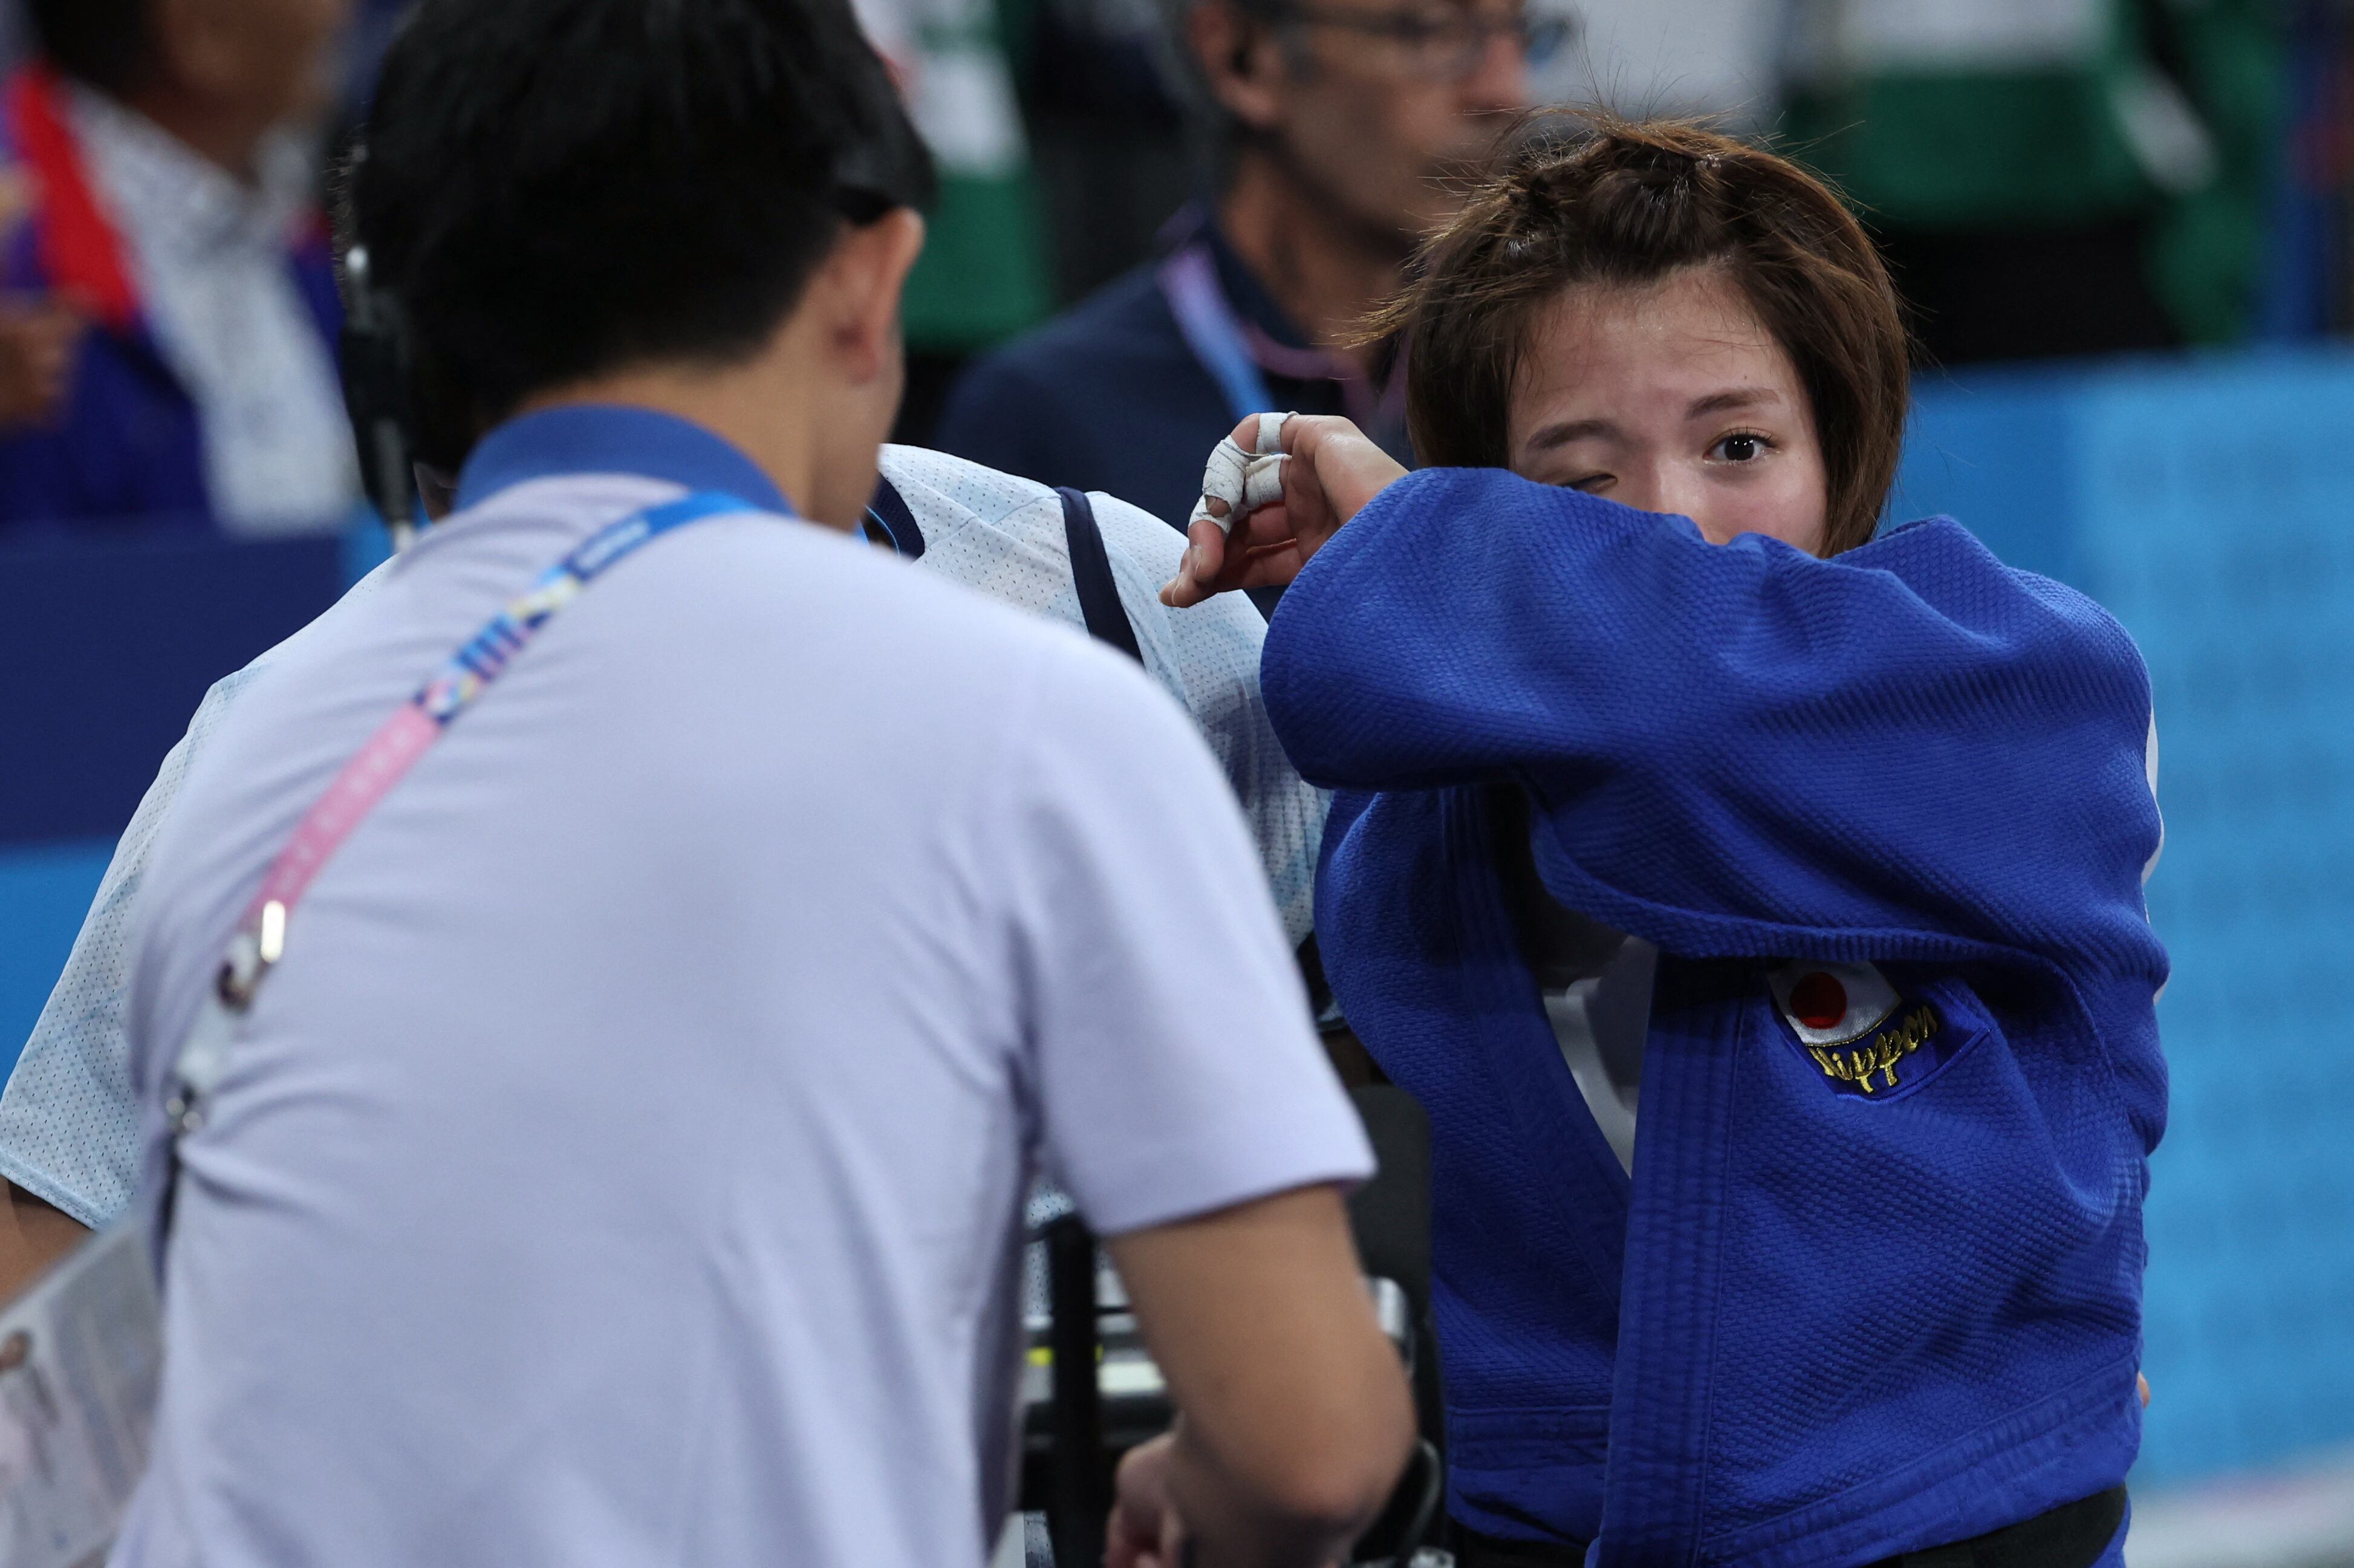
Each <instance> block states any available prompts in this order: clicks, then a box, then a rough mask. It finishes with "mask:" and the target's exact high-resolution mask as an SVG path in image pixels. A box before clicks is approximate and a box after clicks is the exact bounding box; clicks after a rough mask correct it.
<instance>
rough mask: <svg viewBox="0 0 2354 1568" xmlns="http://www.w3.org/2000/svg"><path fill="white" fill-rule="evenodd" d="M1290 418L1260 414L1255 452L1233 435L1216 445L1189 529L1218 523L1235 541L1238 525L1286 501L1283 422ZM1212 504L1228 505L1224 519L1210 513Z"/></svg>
mask: <svg viewBox="0 0 2354 1568" xmlns="http://www.w3.org/2000/svg"><path fill="white" fill-rule="evenodd" d="M1288 418H1291V416H1290V415H1289V414H1261V415H1260V416H1259V417H1258V436H1257V440H1256V442H1254V444H1255V445H1256V446H1257V448H1258V450H1257V452H1255V453H1254V452H1246V451H1245V450H1243V449H1242V448H1241V447H1239V446H1237V445H1235V439H1234V438H1233V437H1232V436H1228V437H1227V438H1226V439H1225V440H1222V441H1220V442H1219V443H1218V444H1217V446H1216V448H1215V449H1214V450H1212V451H1211V453H1210V464H1209V467H1208V468H1207V469H1206V470H1205V471H1204V472H1203V474H1202V499H1201V500H1200V501H1198V502H1196V503H1194V506H1193V516H1191V517H1189V518H1187V519H1186V526H1188V527H1189V528H1190V527H1191V526H1192V525H1193V524H1195V523H1203V522H1208V523H1215V524H1217V525H1218V527H1219V529H1220V531H1221V532H1223V533H1224V534H1225V535H1226V536H1227V537H1228V538H1232V537H1233V536H1234V532H1235V524H1236V523H1239V522H1241V521H1242V520H1243V519H1244V518H1245V517H1246V516H1248V515H1250V514H1252V513H1253V512H1256V511H1257V510H1258V509H1259V508H1260V507H1262V506H1271V505H1273V504H1274V503H1277V502H1278V501H1280V500H1282V499H1283V465H1284V464H1285V463H1287V462H1288V461H1291V460H1290V459H1289V458H1288V457H1286V456H1284V455H1283V422H1284V421H1285V420H1286V419H1288ZM1213 501H1223V502H1225V505H1226V514H1225V516H1224V517H1221V516H1219V515H1218V514H1215V513H1214V512H1212V511H1211V510H1210V503H1211V502H1213Z"/></svg>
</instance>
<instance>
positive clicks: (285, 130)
mask: <svg viewBox="0 0 2354 1568" xmlns="http://www.w3.org/2000/svg"><path fill="white" fill-rule="evenodd" d="M348 12H349V6H348V3H347V0H186V3H174V4H166V3H163V0H32V3H31V4H30V5H28V6H27V14H28V17H29V20H30V22H31V25H32V31H33V36H34V38H35V40H36V41H37V45H38V47H39V49H40V54H41V58H39V59H38V60H37V62H36V63H34V64H32V65H29V66H27V67H26V68H24V69H20V70H19V71H18V72H17V73H16V77H15V78H14V79H13V80H12V81H11V82H10V84H9V87H8V101H7V124H8V130H9V133H10V136H11V138H12V140H13V143H14V150H15V154H16V159H17V161H18V164H19V166H20V167H21V168H22V169H23V171H24V173H25V175H27V178H28V179H29V181H30V183H31V187H32V192H33V201H34V206H33V212H32V216H31V217H30V219H29V221H28V222H27V224H26V225H25V226H24V227H23V229H22V230H21V232H20V233H19V234H18V235H17V236H16V239H15V242H14V243H13V244H11V246H10V247H9V249H8V253H7V256H6V258H5V286H6V287H8V288H10V289H14V290H19V291H34V292H37V293H52V294H55V295H57V296H58V297H60V298H62V299H65V300H68V301H70V302H73V303H74V304H75V305H77V306H78V307H80V309H82V310H84V311H86V312H87V313H88V314H89V315H90V318H91V325H90V328H89V330H88V331H86V332H85V333H83V334H81V335H80V340H79V344H78V352H77V353H76V355H75V356H74V364H73V366H72V367H71V372H70V376H69V385H68V386H67V387H66V389H65V398H64V401H63V403H62V406H61V407H60V408H58V410H57V411H56V413H55V414H54V416H53V418H51V419H50V420H49V421H48V423H47V424H46V425H45V426H43V427H40V428H36V429H18V430H16V431H15V432H14V433H12V434H10V435H8V436H7V437H6V438H5V440H0V524H15V523H25V522H30V521H43V520H63V521H86V520H90V519H98V518H110V519H127V518H133V517H168V518H170V519H171V520H173V521H175V522H179V523H203V522H207V521H211V522H216V523H217V524H219V525H220V526H222V527H224V528H226V529H228V530H229V531H231V532H234V533H240V534H273V533H284V532H290V531H297V530H303V529H310V528H315V527H317V526H320V525H321V524H336V523H340V522H341V521H342V520H343V518H344V516H345V514H346V513H347V512H348V511H349V509H350V506H351V504H352V502H353V500H354V498H355V493H356V479H355V463H354V460H353V456H352V452H351V439H350V435H349V431H348V428H347V426H346V425H345V418H344V413H343V399H342V395H341V392H340V390H339V388H338V387H337V385H336V376H335V362H334V353H333V347H332V345H333V343H334V333H335V328H336V323H337V320H338V311H337V305H336V301H335V291H334V274H333V269H332V262H331V259H330V257H329V254H328V249H327V246H326V243H325V233H324V229H323V226H322V225H321V224H320V223H319V222H318V220H317V217H316V212H315V204H314V193H315V188H316V180H317V168H318V163H317V150H316V144H315V142H314V140H313V136H312V134H311V132H312V128H313V126H314V125H315V123H316V122H317V121H318V119H319V117H320V116H321V115H322V114H323V112H324V111H326V110H327V109H328V107H329V106H330V105H331V103H332V101H333V98H334V91H335V89H336V86H337V82H336V78H335V71H334V67H335V60H336V54H337V46H338V44H339V42H340V40H341V37H342V35H343V33H344V30H345V26H346V25H347V23H348V20H349V15H348Z"/></svg>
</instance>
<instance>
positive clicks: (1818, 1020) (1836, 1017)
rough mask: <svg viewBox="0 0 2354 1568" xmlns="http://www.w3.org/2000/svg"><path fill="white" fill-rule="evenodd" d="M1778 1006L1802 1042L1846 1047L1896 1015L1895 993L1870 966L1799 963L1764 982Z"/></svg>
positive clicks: (1769, 976)
mask: <svg viewBox="0 0 2354 1568" xmlns="http://www.w3.org/2000/svg"><path fill="white" fill-rule="evenodd" d="M1766 983H1767V984H1768V985H1770V986H1772V987H1773V988H1774V1001H1775V1002H1776V1004H1777V1005H1779V1006H1780V1008H1781V1009H1782V1017H1783V1018H1784V1019H1785V1020H1786V1021H1787V1022H1788V1023H1789V1025H1790V1027H1791V1029H1792V1030H1794V1031H1795V1032H1796V1033H1797V1036H1798V1039H1799V1041H1800V1042H1801V1043H1802V1044H1808V1045H1845V1044H1849V1043H1850V1042H1851V1041H1856V1040H1861V1039H1862V1038H1863V1037H1864V1036H1865V1035H1867V1034H1869V1033H1872V1031H1873V1030H1875V1029H1877V1028H1879V1027H1880V1026H1881V1025H1882V1024H1883V1023H1886V1022H1888V1021H1889V1019H1890V1018H1891V1017H1893V1015H1894V1014H1895V1012H1896V1006H1897V1002H1898V1000H1899V999H1898V997H1897V995H1896V988H1895V987H1894V986H1893V985H1890V984H1889V983H1888V980H1887V978H1886V977H1885V976H1883V975H1882V974H1881V972H1880V971H1879V970H1878V969H1874V968H1872V966H1871V965H1870V964H1810V963H1796V964H1791V965H1788V966H1787V967H1785V968H1783V969H1776V970H1775V971H1774V972H1773V973H1772V974H1771V975H1768V976H1767V977H1766Z"/></svg>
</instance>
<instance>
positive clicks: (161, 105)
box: [123, 86, 270, 185]
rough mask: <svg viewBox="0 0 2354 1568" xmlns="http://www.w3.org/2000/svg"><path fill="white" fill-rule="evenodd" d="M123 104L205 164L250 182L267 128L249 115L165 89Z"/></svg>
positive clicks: (149, 91) (146, 92)
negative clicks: (216, 106)
mask: <svg viewBox="0 0 2354 1568" xmlns="http://www.w3.org/2000/svg"><path fill="white" fill-rule="evenodd" d="M123 104H124V107H126V108H128V109H132V110H134V111H137V112H138V113H140V114H142V115H144V116H145V117H146V118H147V120H148V121H150V122H152V123H154V125H155V126H156V127H157V128H158V129H160V130H162V131H163V132H165V133H166V134H167V135H169V136H170V137H171V138H172V139H173V140H174V141H175V142H177V143H180V144H181V145H182V146H184V147H186V148H187V149H188V150H189V151H190V152H192V153H194V154H196V156H198V157H200V158H202V159H204V160H205V161H206V162H207V163H208V164H218V165H219V166H220V167H221V168H222V169H224V170H226V171H227V172H228V175H229V176H230V177H231V178H233V179H237V180H242V181H244V182H245V183H246V184H248V185H250V184H252V183H253V182H254V180H255V178H256V175H257V170H256V168H255V160H256V158H257V157H258V155H259V154H260V149H261V143H262V140H263V138H265V137H266V136H268V135H269V133H270V128H269V127H268V126H267V125H256V124H254V123H253V117H252V116H251V115H249V114H240V113H235V112H225V111H220V110H217V109H215V108H214V107H212V106H211V105H209V104H207V103H205V102H203V101H200V100H198V99H197V98H196V97H195V96H194V95H192V94H189V93H186V92H181V91H178V90H175V89H173V88H171V87H168V86H155V87H150V88H147V89H144V90H141V91H138V92H135V93H133V94H132V95H131V96H129V97H128V98H126V99H124V100H123Z"/></svg>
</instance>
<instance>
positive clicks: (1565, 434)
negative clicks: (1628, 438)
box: [1528, 418, 1618, 452]
mask: <svg viewBox="0 0 2354 1568" xmlns="http://www.w3.org/2000/svg"><path fill="white" fill-rule="evenodd" d="M1617 433H1618V427H1617V425H1615V424H1613V423H1612V422H1611V421H1609V420H1608V419H1603V418H1594V419H1564V420H1563V421H1562V422H1561V423H1559V424H1557V425H1547V426H1545V427H1544V428H1543V429H1541V430H1539V431H1537V433H1536V434H1534V435H1532V436H1531V437H1530V438H1529V446H1528V450H1531V451H1532V452H1542V451H1550V450H1552V449H1553V448H1554V447H1565V446H1567V445H1568V444H1569V443H1570V442H1572V441H1582V440H1585V439H1586V438H1587V437H1588V436H1615V435H1617Z"/></svg>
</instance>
